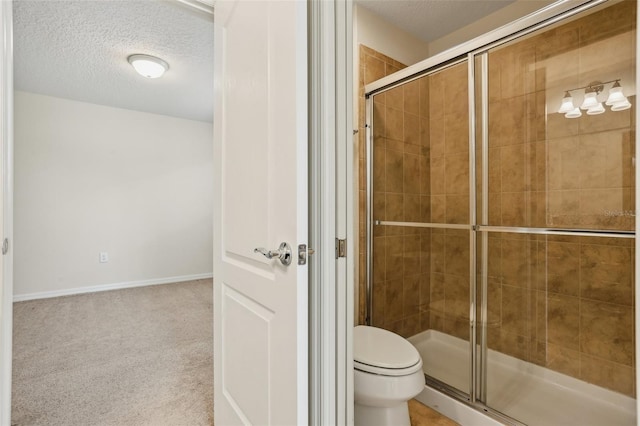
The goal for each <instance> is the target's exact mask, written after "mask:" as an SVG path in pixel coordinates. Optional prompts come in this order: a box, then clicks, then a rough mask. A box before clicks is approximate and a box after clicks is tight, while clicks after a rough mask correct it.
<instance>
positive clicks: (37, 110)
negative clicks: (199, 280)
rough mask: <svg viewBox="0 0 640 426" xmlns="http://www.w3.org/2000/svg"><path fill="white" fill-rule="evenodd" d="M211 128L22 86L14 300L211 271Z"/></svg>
mask: <svg viewBox="0 0 640 426" xmlns="http://www.w3.org/2000/svg"><path fill="white" fill-rule="evenodd" d="M212 133H213V128H212V124H211V123H205V122H198V121H191V120H185V119H179V118H173V117H168V116H162V115H155V114H148V113H142V112H137V111H130V110H124V109H118V108H112V107H105V106H100V105H94V104H88V103H83V102H76V101H70V100H66V99H60V98H53V97H48V96H42V95H37V94H32V93H25V92H16V93H15V228H14V229H15V236H14V239H15V242H14V250H15V251H14V254H15V278H14V285H15V287H14V295H15V296H16V299H18V300H22V299H25V298H31V297H47V296H53V295H58V294H65V293H73V292H76V291H77V290H78V289H79V288H85V287H94V286H105V287H107V286H108V285H110V284H116V285H117V284H123V283H125V284H127V283H128V285H136V284H145V283H149V284H151V283H159V282H163V279H166V280H169V281H171V279H174V278H176V277H177V278H188V277H198V276H207V275H208V276H210V275H211V273H212V268H213V265H212V258H213V246H212V235H213V231H212V214H213V213H212V193H213V187H212V186H213V184H212V178H213V170H212V167H213V159H212V155H213V152H212ZM101 251H106V252H108V253H109V262H108V263H99V262H98V253H99V252H101Z"/></svg>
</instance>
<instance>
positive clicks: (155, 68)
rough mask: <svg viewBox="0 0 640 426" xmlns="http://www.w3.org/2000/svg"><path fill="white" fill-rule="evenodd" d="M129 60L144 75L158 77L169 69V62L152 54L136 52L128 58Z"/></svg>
mask: <svg viewBox="0 0 640 426" xmlns="http://www.w3.org/2000/svg"><path fill="white" fill-rule="evenodd" d="M127 61H129V63H130V64H131V66H132V67H133V68H135V70H136V71H137V72H138V74H140V75H141V76H143V77H147V78H158V77H162V75H163V74H164V73H165V71H167V70H168V69H169V64H168V63H167V62H166V61H163V60H162V59H160V58H156V57H155V56H151V55H144V54H135V55H131V56H129V57H128V58H127Z"/></svg>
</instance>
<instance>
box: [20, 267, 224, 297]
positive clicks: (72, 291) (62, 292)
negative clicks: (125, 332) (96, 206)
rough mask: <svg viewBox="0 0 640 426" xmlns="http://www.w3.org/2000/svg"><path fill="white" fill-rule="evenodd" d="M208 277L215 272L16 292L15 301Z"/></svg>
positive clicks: (211, 276)
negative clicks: (32, 291)
mask: <svg viewBox="0 0 640 426" xmlns="http://www.w3.org/2000/svg"><path fill="white" fill-rule="evenodd" d="M207 278H213V273H206V274H194V275H181V276H177V277H167V278H154V279H150V280H140V281H126V282H121V283H113V284H101V285H94V286H89V287H75V288H66V289H64V290H54V291H41V292H37V293H27V294H14V295H13V301H14V302H24V301H25V300H35V299H48V298H51V297H60V296H71V295H74V294H83V293H96V292H99V291H108V290H120V289H123V288H133V287H145V286H149V285H159V284H171V283H179V282H183V281H193V280H204V279H207Z"/></svg>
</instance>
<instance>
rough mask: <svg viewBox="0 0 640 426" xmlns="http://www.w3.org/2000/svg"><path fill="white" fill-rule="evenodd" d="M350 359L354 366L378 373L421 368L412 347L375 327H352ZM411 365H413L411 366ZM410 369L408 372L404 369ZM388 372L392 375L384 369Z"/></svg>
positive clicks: (397, 336)
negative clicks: (351, 357) (351, 353)
mask: <svg viewBox="0 0 640 426" xmlns="http://www.w3.org/2000/svg"><path fill="white" fill-rule="evenodd" d="M353 359H354V361H355V366H356V368H357V369H360V370H364V371H369V370H372V369H371V368H368V366H369V367H373V370H375V371H371V372H375V373H376V374H384V373H381V372H380V370H381V369H384V370H395V373H400V371H398V370H402V374H410V373H411V372H413V370H418V369H420V368H421V367H422V359H421V358H420V354H419V353H418V351H417V350H416V348H415V347H414V346H413V345H412V344H411V343H409V341H407V340H406V339H404V338H403V337H401V336H399V335H397V334H395V333H392V332H390V331H387V330H383V329H381V328H377V327H369V326H365V325H359V326H356V327H355V328H354V330H353ZM411 367H413V368H411ZM406 369H410V370H411V371H404V370H406ZM387 373H389V375H396V374H393V372H391V371H388V372H387Z"/></svg>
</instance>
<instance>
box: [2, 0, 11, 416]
mask: <svg viewBox="0 0 640 426" xmlns="http://www.w3.org/2000/svg"><path fill="white" fill-rule="evenodd" d="M0 25H2V52H1V53H0V55H2V59H1V60H2V64H1V65H0V123H1V124H0V161H1V163H0V168H2V178H1V180H2V187H1V188H0V191H1V192H2V194H1V195H0V196H1V197H2V206H0V207H1V211H2V213H1V214H2V229H1V230H0V236H1V238H0V240H4V239H5V238H6V239H7V241H8V242H9V243H10V244H12V243H13V3H12V1H9V0H5V1H1V2H0ZM0 264H1V266H0V270H1V274H2V277H1V278H0V299H1V300H0V304H1V305H0V377H2V380H1V382H0V425H10V424H11V361H12V337H13V336H12V335H13V250H12V247H10V246H9V250H8V251H7V253H6V254H5V255H3V256H2V257H1V258H0Z"/></svg>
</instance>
